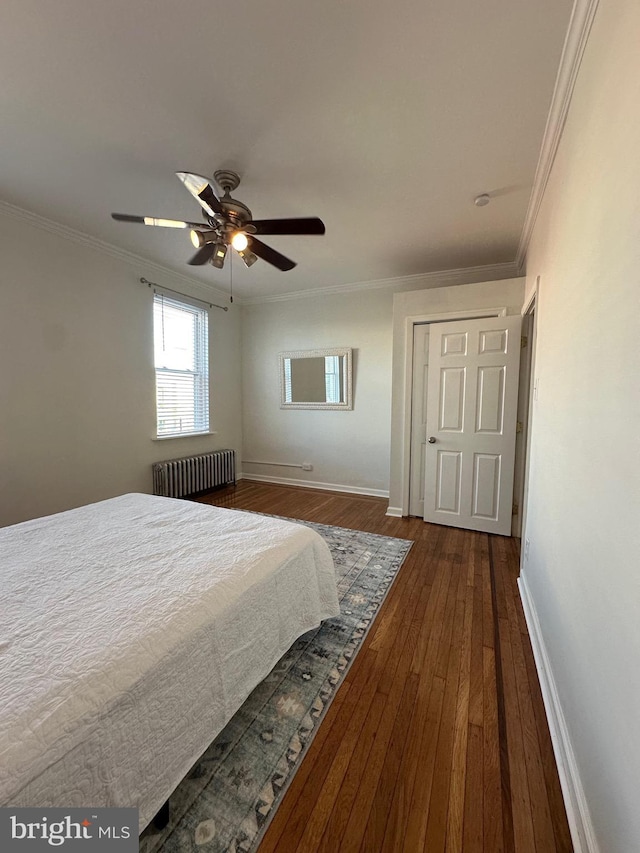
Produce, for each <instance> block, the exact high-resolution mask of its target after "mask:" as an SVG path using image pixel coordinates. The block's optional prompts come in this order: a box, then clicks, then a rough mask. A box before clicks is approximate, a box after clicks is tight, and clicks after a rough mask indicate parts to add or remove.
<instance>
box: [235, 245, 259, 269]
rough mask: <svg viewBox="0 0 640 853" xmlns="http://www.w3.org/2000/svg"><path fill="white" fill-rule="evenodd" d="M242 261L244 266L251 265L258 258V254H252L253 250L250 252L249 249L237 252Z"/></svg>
mask: <svg viewBox="0 0 640 853" xmlns="http://www.w3.org/2000/svg"><path fill="white" fill-rule="evenodd" d="M238 254H239V255H240V257H241V258H242V261H243V263H244V265H245V266H246V267H250V266H253V264H255V262H256V261H257V260H258V256H257V255H254V254H253V252H250V251H249V249H244V250H242V251H241V252H238Z"/></svg>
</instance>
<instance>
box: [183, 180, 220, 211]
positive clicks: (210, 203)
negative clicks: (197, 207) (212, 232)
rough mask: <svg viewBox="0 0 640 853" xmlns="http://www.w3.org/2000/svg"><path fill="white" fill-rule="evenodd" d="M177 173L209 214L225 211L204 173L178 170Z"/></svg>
mask: <svg viewBox="0 0 640 853" xmlns="http://www.w3.org/2000/svg"><path fill="white" fill-rule="evenodd" d="M176 175H177V176H178V177H179V178H180V180H181V181H182V183H183V184H184V185H185V187H186V188H187V189H188V190H189V192H190V193H191V195H192V196H193V197H194V198H195V200H196V201H197V202H198V203H199V204H201V205H202V207H203V208H204V209H205V210H206V212H207V213H208V214H209V216H215V214H216V213H224V208H223V206H222V205H221V204H220V199H219V198H218V196H217V195H216V194H215V191H214V189H213V187H212V185H211V181H210V180H209V178H205V177H204V175H196V174H194V173H193V172H176Z"/></svg>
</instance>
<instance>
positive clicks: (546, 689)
mask: <svg viewBox="0 0 640 853" xmlns="http://www.w3.org/2000/svg"><path fill="white" fill-rule="evenodd" d="M518 587H519V589H520V598H521V599H522V606H523V608H524V615H525V619H526V620H527V628H528V629H529V637H530V638H531V645H532V646H533V656H534V658H535V661H536V669H537V670H538V677H539V679H540V688H541V690H542V698H543V701H544V707H545V710H546V712H547V721H548V723H549V730H550V732H551V742H552V744H553V751H554V753H555V757H556V764H557V765H558V774H559V776H560V785H561V786H562V795H563V797H564V804H565V808H566V810H567V818H568V820H569V829H570V830H571V839H572V841H573V848H574V851H575V853H600V848H599V847H598V842H597V841H596V836H595V833H594V831H593V824H592V822H591V815H590V813H589V807H588V805H587V800H586V797H585V795H584V788H583V787H582V781H581V780H580V774H579V772H578V765H577V763H576V757H575V753H574V751H573V747H572V745H571V739H570V737H569V729H568V728H567V722H566V720H565V717H564V713H563V711H562V706H561V705H560V698H559V696H558V690H557V687H556V682H555V679H554V677H553V671H552V669H551V663H550V661H549V655H548V654H547V649H546V646H545V643H544V639H543V636H542V631H541V629H540V622H539V621H538V615H537V613H536V608H535V605H534V603H533V599H532V597H531V594H530V592H529V587H528V586H527V580H526V577H525V575H524V574H521V575H520V577H519V578H518Z"/></svg>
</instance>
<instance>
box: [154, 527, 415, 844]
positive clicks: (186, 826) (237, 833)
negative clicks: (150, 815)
mask: <svg viewBox="0 0 640 853" xmlns="http://www.w3.org/2000/svg"><path fill="white" fill-rule="evenodd" d="M301 523H305V524H308V526H309V527H312V528H314V529H315V530H317V531H318V533H320V535H321V536H322V537H323V538H324V539H325V540H326V541H327V543H328V545H329V547H330V549H331V553H332V554H333V559H334V562H335V566H336V574H337V579H338V597H339V599H340V611H341V612H340V616H337V617H336V618H334V619H329V620H327V621H326V622H323V624H322V625H321V626H320V627H319V628H316V629H314V630H313V631H310V632H308V633H307V634H304V635H303V636H302V637H301V638H300V639H299V640H297V642H296V643H294V645H293V646H292V647H291V648H290V649H289V651H288V652H287V653H286V654H285V655H284V657H283V658H281V660H280V661H279V662H278V663H277V664H276V666H275V667H274V668H273V670H272V671H271V673H270V674H269V675H268V676H267V677H266V678H265V680H264V681H263V682H262V683H261V684H259V685H258V686H257V687H256V689H255V690H254V691H253V693H252V694H251V695H250V696H249V698H248V699H247V701H246V702H245V703H244V705H243V706H242V707H241V708H240V710H239V711H238V712H237V713H236V714H235V716H234V717H233V718H232V719H231V720H230V722H229V723H228V725H227V726H226V727H225V728H224V729H223V731H222V732H221V733H220V734H219V735H218V737H217V738H216V739H215V741H214V742H213V743H212V744H211V746H210V747H209V748H208V749H207V751H206V752H205V753H204V755H203V756H202V757H201V758H200V759H199V761H198V762H197V763H196V764H195V766H194V767H193V768H192V770H191V772H190V773H189V774H188V775H187V776H186V777H185V779H183V781H182V782H181V783H180V785H179V786H178V788H177V789H176V790H175V791H174V793H173V794H172V795H171V800H170V803H171V820H170V823H169V825H168V826H167V827H166V829H164V830H163V831H162V832H158V831H157V830H154V829H152V828H151V827H149V828H147V829H146V830H145V832H144V833H143V835H142V836H141V837H140V851H141V853H186V851H196V850H197V851H203V853H204V851H207V853H209V851H211V853H249V851H253V850H255V849H256V848H257V846H258V844H259V842H260V839H261V838H262V836H263V834H264V832H265V830H266V828H267V825H268V823H269V821H270V819H271V817H273V815H274V813H275V811H276V808H277V806H278V804H279V802H280V800H281V799H282V797H283V795H284V792H285V790H286V788H287V787H288V784H289V783H290V782H291V780H292V778H293V776H294V774H295V772H296V770H297V768H298V767H299V765H300V762H301V760H302V757H303V755H304V753H305V752H306V749H307V748H308V746H309V744H310V743H311V740H312V739H313V736H314V735H315V733H316V731H317V729H318V726H319V723H320V720H321V719H322V717H323V716H324V714H325V712H326V710H327V708H328V707H329V704H330V703H331V700H332V699H333V697H334V695H335V693H336V691H337V689H338V687H339V686H340V684H341V682H342V680H343V679H344V677H345V675H346V673H347V670H348V668H349V665H350V663H351V662H352V661H353V659H354V657H355V655H356V653H357V651H358V649H359V647H360V645H361V644H362V641H363V640H364V638H365V636H366V634H367V631H368V630H369V628H370V626H371V623H372V622H373V620H374V618H375V615H376V613H377V612H378V609H379V608H380V605H381V604H382V602H383V600H384V598H385V595H386V594H387V592H388V590H389V587H390V586H391V583H392V581H393V580H394V578H395V576H396V574H397V572H398V569H399V568H400V566H401V565H402V562H403V560H404V558H405V557H406V555H407V553H408V552H409V549H410V548H411V544H412V543H411V542H410V541H408V540H405V539H395V538H392V537H388V536H378V535H375V534H371V533H363V532H361V531H358V530H346V529H344V528H341V527H330V526H327V525H322V524H312V523H309V522H301Z"/></svg>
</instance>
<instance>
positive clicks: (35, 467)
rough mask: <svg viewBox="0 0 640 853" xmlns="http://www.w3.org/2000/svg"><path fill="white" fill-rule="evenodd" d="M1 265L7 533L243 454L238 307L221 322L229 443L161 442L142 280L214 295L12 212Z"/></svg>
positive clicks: (2, 230) (0, 434)
mask: <svg viewBox="0 0 640 853" xmlns="http://www.w3.org/2000/svg"><path fill="white" fill-rule="evenodd" d="M1 212H2V211H0V213H1ZM0 257H1V258H2V263H1V264H0V295H1V296H0V298H1V309H0V525H6V524H12V523H15V522H18V521H23V520H25V519H27V518H33V517H36V516H40V515H46V514H49V513H53V512H58V511H60V510H64V509H69V508H71V507H74V506H78V505H80V504H84V503H89V502H91V501H96V500H101V499H103V498H107V497H112V496H114V495H117V494H121V493H123V492H128V491H141V492H150V491H151V490H152V479H151V464H152V463H153V462H156V461H158V460H161V459H167V458H172V457H175V456H186V455H189V454H190V453H192V452H196V451H202V452H205V451H207V450H212V449H215V448H219V447H234V448H236V449H237V450H238V451H240V449H241V417H240V393H241V374H240V365H239V360H240V329H239V314H240V312H239V310H238V309H235V310H234V309H233V307H232V308H231V310H230V311H228V312H224V311H219V310H217V309H212V310H211V313H210V322H211V330H212V331H211V342H212V345H211V350H210V352H211V364H212V382H211V400H212V428H214V429H216V430H217V431H218V434H217V435H211V436H203V437H198V438H191V439H186V438H182V439H174V440H168V441H152V436H153V435H154V432H155V400H154V393H155V391H154V373H153V346H152V341H153V337H152V336H153V324H152V309H151V299H152V292H151V291H150V290H149V289H148V288H147V287H145V286H144V285H141V284H140V283H139V282H138V279H139V278H140V276H145V277H147V278H150V279H152V280H153V281H156V282H157V283H158V284H161V285H164V286H165V287H172V288H173V289H176V290H179V291H184V292H189V293H191V294H192V295H193V296H199V297H201V298H202V296H203V295H204V292H205V291H206V288H204V289H203V288H202V287H198V286H197V285H194V286H190V285H189V284H188V283H187V282H185V281H184V280H180V282H179V284H176V281H175V279H174V277H173V276H171V275H170V274H168V273H167V274H164V275H163V274H162V273H161V272H159V271H158V270H157V269H153V271H151V270H150V268H149V267H148V266H147V265H145V264H144V262H140V264H139V265H138V266H136V264H135V263H129V262H126V261H124V260H122V259H120V258H118V257H114V256H111V255H109V254H107V253H105V252H103V251H101V250H98V249H97V248H95V247H92V246H91V244H87V245H82V244H80V243H78V242H75V241H73V240H70V239H67V238H66V237H64V236H61V235H60V234H59V233H53V232H51V231H49V230H44V229H41V228H38V227H35V226H34V224H33V223H32V222H25V221H20V220H18V219H15V218H12V217H11V216H8V215H6V213H5V214H4V215H0ZM209 298H211V297H209ZM212 301H214V302H218V301H219V299H217V298H214V299H212Z"/></svg>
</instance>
